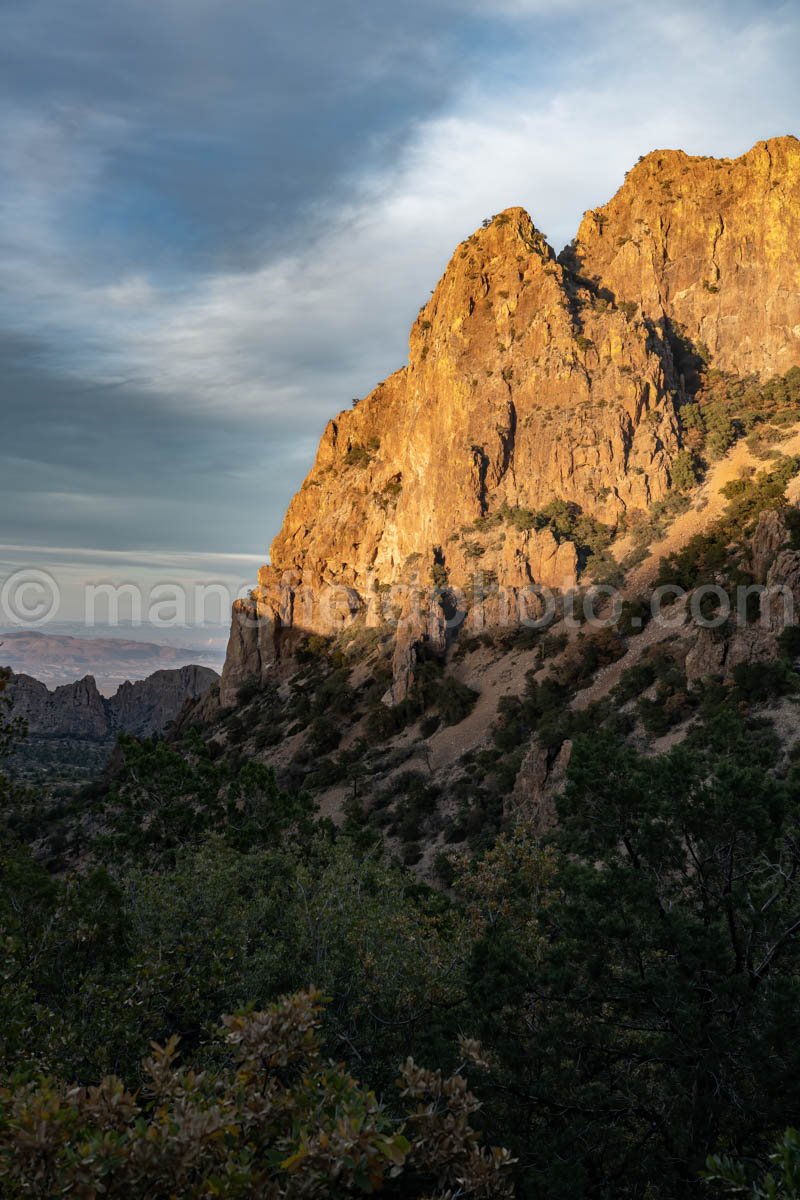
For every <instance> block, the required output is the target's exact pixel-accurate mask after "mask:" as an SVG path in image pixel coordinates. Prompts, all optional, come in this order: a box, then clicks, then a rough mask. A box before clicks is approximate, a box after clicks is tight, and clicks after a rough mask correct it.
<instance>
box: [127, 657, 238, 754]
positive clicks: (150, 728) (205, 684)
mask: <svg viewBox="0 0 800 1200" xmlns="http://www.w3.org/2000/svg"><path fill="white" fill-rule="evenodd" d="M218 680H219V675H218V674H217V672H216V671H212V670H211V668H210V667H198V666H194V665H190V666H186V667H179V668H178V670H176V671H155V672H154V674H152V675H148V677H147V679H140V680H137V681H136V682H135V683H123V684H122V685H121V687H119V688H118V689H117V692H116V694H115V695H114V696H112V697H111V699H110V700H109V701H108V710H109V717H110V721H111V727H112V730H113V731H114V732H116V731H117V730H123V731H124V732H125V733H133V734H135V735H136V736H138V737H147V736H149V735H151V734H154V733H161V732H163V730H164V729H166V727H167V725H169V724H170V722H171V721H174V720H175V718H176V717H177V716H178V714H179V713H180V711H181V709H182V708H183V706H184V705H185V704H186V702H187V700H192V701H193V700H199V699H201V697H203V696H205V694H206V693H207V692H208V690H209V689H210V688H211V687H213V685H214V684H215V683H217V681H218Z"/></svg>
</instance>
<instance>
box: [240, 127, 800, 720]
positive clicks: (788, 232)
mask: <svg viewBox="0 0 800 1200" xmlns="http://www.w3.org/2000/svg"><path fill="white" fill-rule="evenodd" d="M799 214H800V142H798V141H797V139H796V138H794V137H784V138H775V139H770V140H768V141H765V142H759V143H757V144H756V146H754V147H753V148H752V149H751V150H750V151H748V152H747V153H746V154H744V155H741V156H740V157H739V158H736V159H713V158H706V157H701V156H694V157H691V156H688V155H685V154H684V153H683V152H681V151H654V152H652V153H651V154H649V155H647V156H645V157H643V159H642V160H641V161H640V162H639V163H638V164H637V165H636V166H635V167H634V168H633V169H632V171H630V172H629V174H628V176H627V178H626V180H625V182H624V183H623V184H622V186H621V187H620V189H619V190H618V191H617V193H616V194H615V196H614V197H612V199H611V200H610V201H609V202H608V203H607V204H605V205H603V206H601V207H600V208H598V209H593V210H589V211H588V212H587V213H586V214H585V215H584V218H583V220H582V221H581V224H580V227H579V230H578V234H577V235H576V238H575V240H574V242H573V243H571V244H570V246H569V247H567V248H566V249H565V251H563V252H562V253H561V255H559V256H556V254H555V252H554V251H553V249H552V247H550V246H549V245H548V243H547V242H546V240H545V238H544V237H543V235H542V234H541V233H540V232H539V231H538V230H537V229H536V227H535V225H534V224H533V222H532V221H531V219H530V217H529V216H528V214H527V213H526V212H525V211H524V210H523V209H519V208H511V209H507V210H506V211H505V212H503V213H500V214H497V215H496V216H495V217H494V218H492V219H491V221H488V222H486V223H485V224H484V227H483V228H482V229H479V230H478V231H476V232H475V233H474V234H473V235H471V237H469V238H468V239H466V241H465V242H463V243H462V244H461V246H459V247H458V248H457V250H456V251H455V253H454V255H453V256H452V258H451V259H450V262H449V263H448V266H447V268H446V269H445V272H444V274H443V276H442V278H441V280H440V281H439V283H438V285H437V287H436V288H435V289H434V292H433V294H432V296H431V299H430V300H429V301H428V302H427V303H426V304H425V305H424V306H423V307H422V309H421V310H420V313H419V316H418V318H417V320H416V321H415V323H414V325H413V327H412V330H411V336H410V341H409V361H408V364H407V366H406V367H403V368H401V369H400V370H399V371H397V372H395V373H394V374H393V375H391V376H389V377H388V379H386V380H384V381H383V382H382V383H381V384H379V385H378V386H377V387H376V388H375V389H374V390H373V392H371V393H370V394H369V396H367V397H366V398H365V399H363V400H361V401H360V403H358V405H357V406H356V407H355V408H354V409H351V410H349V411H348V410H345V411H343V412H342V413H340V414H339V415H338V416H337V417H335V418H333V419H332V420H331V421H329V422H328V425H327V426H326V429H325V431H324V433H323V436H322V439H321V442H320V446H319V450H318V452H317V456H316V459H315V462H314V465H313V467H312V469H311V471H310V472H309V474H308V476H307V477H306V479H305V481H304V483H303V485H302V486H301V488H300V490H299V491H298V492H297V493H296V495H295V496H294V498H293V500H292V501H291V503H290V505H289V508H288V510H287V514H286V517H285V519H284V522H283V525H282V528H281V530H280V532H279V533H278V535H277V536H276V538H275V539H274V541H273V543H272V549H271V553H270V564H269V565H268V566H265V567H263V568H262V569H261V570H260V571H259V575H258V584H257V586H256V587H255V588H254V590H253V592H252V594H251V597H250V599H249V600H245V601H239V602H237V604H236V605H235V606H234V613H233V621H232V629H231V638H230V641H229V646H228V654H227V657H226V663H225V667H224V669H223V676H222V684H221V693H220V696H221V702H222V703H223V704H231V703H234V702H235V699H236V694H237V690H238V689H239V688H240V687H241V686H242V684H243V683H244V682H246V681H248V680H254V679H255V680H261V681H264V680H265V679H266V678H267V675H268V673H269V672H270V671H274V670H275V669H276V668H277V669H280V663H281V660H282V659H285V658H286V656H287V655H288V656H291V654H292V652H293V650H294V649H295V648H296V646H297V644H298V643H299V641H300V640H301V639H302V637H303V636H306V635H308V634H320V635H323V636H328V635H332V634H335V633H337V632H339V631H341V630H342V629H344V628H346V627H347V626H348V625H350V624H351V623H352V622H353V621H354V620H355V619H356V618H357V617H358V616H363V617H364V620H365V622H366V625H367V626H368V627H373V628H376V627H378V626H380V625H381V624H382V623H383V622H384V621H385V620H386V619H387V616H388V617H389V619H392V620H394V621H395V622H396V624H397V628H398V632H397V655H396V662H395V677H394V682H393V685H392V688H391V689H390V690H389V691H388V692H387V700H388V701H390V702H393V703H394V702H398V701H400V700H402V698H403V697H404V696H405V695H406V694H407V691H408V688H409V686H410V684H411V682H412V681H413V667H414V661H415V654H416V650H415V646H417V645H419V644H420V642H422V641H428V642H429V643H430V644H431V645H432V646H433V647H434V648H435V647H438V648H439V649H442V648H443V646H444V642H445V640H446V627H447V619H446V616H445V615H444V613H443V611H442V604H441V602H440V597H437V596H436V595H434V594H433V591H432V589H434V590H438V592H441V591H442V590H447V589H448V588H449V589H455V590H456V591H458V592H461V593H462V594H463V593H464V592H465V591H468V590H469V588H470V586H471V584H472V582H473V580H474V577H475V574H476V571H477V570H480V571H481V573H482V575H483V576H485V577H488V578H489V579H490V580H491V581H492V583H495V582H496V583H497V584H499V586H500V587H502V588H503V589H504V591H505V599H504V603H505V604H506V607H507V608H508V609H509V610H510V616H511V619H512V620H513V619H514V618H515V617H517V618H518V616H519V615H520V613H519V605H520V603H521V599H520V597H521V595H522V594H523V593H524V592H525V591H526V589H529V588H530V587H531V585H542V586H546V587H556V588H558V589H560V590H565V589H568V588H570V587H572V586H574V585H575V584H576V583H577V582H578V580H579V579H580V577H581V575H582V566H581V558H582V556H583V557H585V550H582V544H583V545H585V544H586V542H587V541H588V542H589V543H591V542H592V541H594V542H595V543H597V542H598V539H600V538H602V537H603V536H605V532H607V531H611V532H612V533H613V532H614V531H615V530H618V529H619V527H620V524H621V522H628V523H631V522H632V521H633V520H634V519H636V520H639V519H642V518H643V517H644V516H645V514H646V512H647V510H648V509H649V508H650V507H651V506H652V505H653V504H654V503H656V502H660V501H663V500H664V499H665V498H666V497H667V496H668V494H670V492H671V490H674V487H675V474H674V473H675V470H676V463H677V462H678V459H679V455H680V454H681V453H682V452H683V451H684V449H685V446H686V438H685V436H684V433H685V431H684V430H683V428H682V418H681V414H682V412H683V410H684V408H685V407H686V406H687V405H688V404H691V402H692V401H693V399H694V398H695V395H696V393H697V390H698V387H699V386H700V382H701V380H702V378H703V376H704V374H706V373H708V372H709V371H716V372H727V373H730V372H731V371H732V370H733V368H735V373H736V374H737V376H739V377H740V378H742V379H744V378H751V377H753V378H763V377H765V376H766V375H767V374H770V373H772V374H778V373H785V372H786V371H788V370H790V369H791V368H792V367H796V366H797V365H798V364H800V265H798V261H797V255H796V251H794V252H793V250H792V247H794V246H796V245H797V244H798V241H800V237H798V236H797V235H799V234H800V215H799ZM692 264H694V267H693V271H694V273H693V275H687V271H689V272H691V270H692ZM747 320H750V322H751V325H750V327H749V330H748V331H745V330H744V329H743V322H746V321H747ZM553 503H557V504H558V505H561V506H564V505H566V506H568V507H569V506H571V511H572V515H573V518H576V519H579V521H578V524H579V525H580V528H578V529H573V528H566V529H564V528H562V529H559V528H558V523H557V521H554V520H551V519H542V518H541V515H540V514H541V512H542V509H543V508H544V509H545V510H546V509H547V507H548V505H552V504H553ZM492 522H494V528H495V529H496V533H495V534H494V535H492V530H491V528H490V527H491V524H492ZM572 523H573V525H574V524H576V520H573V522H572ZM562 524H563V522H562ZM481 526H483V528H482V527H481ZM604 531H605V532H604ZM486 535H489V536H486ZM581 538H583V543H582V542H581ZM386 589H395V591H396V590H397V589H401V591H402V589H405V593H404V594H403V595H400V596H398V595H397V594H396V595H395V596H394V598H393V603H392V604H390V605H388V606H387V604H386V603H385V602H384V592H385V590H386ZM414 590H416V593H417V599H418V598H419V596H420V595H422V598H423V599H422V609H423V612H422V615H420V614H419V611H418V610H417V611H415V612H412V611H411V608H412V607H413V605H412V592H413V591H414ZM445 607H446V606H445ZM469 608H470V606H469V603H467V605H466V610H467V611H466V614H465V615H466V619H467V621H469V619H470V613H469ZM481 619H485V613H483V614H482V617H481ZM489 619H491V615H490V618H489Z"/></svg>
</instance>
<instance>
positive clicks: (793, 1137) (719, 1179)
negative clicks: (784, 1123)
mask: <svg viewBox="0 0 800 1200" xmlns="http://www.w3.org/2000/svg"><path fill="white" fill-rule="evenodd" d="M770 1159H771V1161H772V1162H773V1163H775V1166H776V1167H777V1173H776V1172H773V1171H770V1172H768V1173H767V1174H766V1175H764V1176H763V1177H762V1178H760V1179H756V1180H753V1179H752V1171H751V1170H748V1168H747V1166H746V1165H745V1164H744V1163H742V1162H738V1161H735V1160H733V1159H731V1158H729V1157H728V1156H727V1155H719V1154H714V1155H710V1156H709V1158H708V1160H707V1162H706V1170H705V1172H704V1173H703V1176H704V1178H705V1179H706V1180H707V1181H708V1182H709V1183H721V1184H723V1185H725V1190H726V1191H728V1192H732V1193H737V1194H738V1195H747V1196H751V1197H752V1198H753V1200H797V1197H798V1196H800V1137H799V1136H798V1133H797V1130H796V1129H787V1130H785V1131H784V1135H783V1138H782V1140H781V1142H780V1143H779V1145H778V1146H777V1147H776V1149H775V1151H774V1152H773V1153H772V1154H771V1155H770Z"/></svg>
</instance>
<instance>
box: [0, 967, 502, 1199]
mask: <svg viewBox="0 0 800 1200" xmlns="http://www.w3.org/2000/svg"><path fill="white" fill-rule="evenodd" d="M321 1012H322V1006H321V1004H320V995H319V993H317V992H315V991H313V990H310V991H307V992H301V993H298V994H297V995H294V996H290V997H287V998H285V999H283V1000H281V1001H279V1002H277V1003H276V1004H273V1005H271V1006H270V1007H269V1008H267V1009H266V1010H265V1011H263V1012H247V1013H243V1014H241V1015H236V1016H226V1017H223V1034H222V1038H221V1042H220V1049H221V1050H223V1051H224V1053H223V1055H222V1062H223V1065H222V1066H219V1067H211V1068H206V1069H203V1068H202V1067H201V1068H200V1069H195V1068H194V1067H193V1066H192V1065H189V1066H187V1067H181V1066H179V1065H178V1041H179V1039H178V1038H177V1037H176V1036H174V1037H172V1038H170V1040H169V1041H168V1042H167V1044H166V1045H165V1046H158V1045H156V1044H154V1045H153V1052H152V1055H151V1056H150V1057H149V1058H148V1059H147V1060H146V1061H145V1062H144V1064H143V1077H144V1080H145V1083H144V1086H143V1087H142V1088H141V1089H139V1090H137V1091H136V1092H133V1091H130V1090H128V1089H127V1088H126V1086H125V1084H124V1083H123V1082H122V1081H121V1080H120V1079H117V1078H115V1077H113V1076H109V1077H107V1078H105V1079H103V1080H102V1081H101V1082H100V1083H98V1084H96V1085H94V1086H90V1087H76V1086H73V1085H71V1084H70V1085H64V1084H60V1083H58V1082H56V1081H53V1080H40V1081H37V1082H34V1083H24V1084H21V1085H18V1086H17V1087H13V1086H12V1087H6V1088H3V1089H2V1090H0V1177H2V1178H3V1179H4V1181H5V1186H4V1191H6V1194H7V1195H8V1194H11V1195H38V1196H54V1195H65V1194H70V1195H80V1196H87V1197H88V1196H98V1195H103V1196H108V1197H111V1198H113V1197H119V1198H122V1197H128V1196H145V1195H147V1196H175V1195H180V1196H182V1197H186V1198H187V1200H191V1198H192V1197H196V1198H198V1200H199V1198H200V1197H204V1196H226V1197H231V1198H233V1197H239V1198H246V1197H250V1198H252V1200H256V1198H257V1197H261V1196H271V1197H275V1200H280V1198H285V1200H301V1198H302V1197H311V1196H316V1197H319V1198H320V1200H325V1198H329V1200H335V1198H339V1197H341V1198H343V1197H345V1196H355V1195H362V1194H373V1193H375V1192H378V1191H380V1192H381V1193H382V1194H384V1195H387V1196H393V1195H394V1196H398V1197H399V1196H409V1197H414V1196H417V1197H422V1196H430V1195H431V1193H432V1191H439V1189H448V1188H450V1187H452V1186H453V1185H456V1184H457V1185H458V1187H459V1188H460V1189H461V1188H463V1187H467V1188H468V1189H469V1194H470V1195H473V1196H475V1197H480V1196H483V1197H486V1198H487V1200H489V1198H490V1197H494V1196H497V1197H501V1196H510V1195H511V1190H510V1186H511V1185H510V1182H509V1181H507V1180H506V1179H505V1178H504V1176H505V1171H506V1167H507V1166H508V1164H509V1162H510V1156H509V1155H508V1154H507V1153H506V1152H505V1151H491V1152H489V1151H486V1150H483V1149H482V1148H481V1146H480V1142H479V1138H478V1135H477V1133H476V1132H475V1131H474V1130H473V1128H472V1126H471V1124H470V1118H471V1115H472V1113H473V1112H474V1111H475V1109H476V1108H477V1104H476V1101H475V1100H474V1098H473V1096H472V1095H471V1094H470V1092H469V1091H468V1090H467V1088H466V1086H465V1083H464V1080H463V1079H462V1078H461V1077H460V1076H451V1077H450V1078H448V1079H444V1078H442V1075H441V1073H439V1072H436V1073H434V1072H429V1071H425V1070H423V1069H422V1068H420V1067H418V1066H417V1065H416V1064H415V1063H414V1062H413V1060H411V1059H409V1060H408V1061H407V1062H406V1063H405V1065H404V1066H403V1068H402V1071H401V1079H400V1081H399V1082H400V1088H401V1091H400V1099H401V1107H402V1108H404V1109H405V1112H406V1116H405V1122H404V1123H402V1124H399V1125H398V1123H397V1122H395V1121H393V1120H392V1119H391V1118H390V1116H389V1115H388V1114H387V1113H386V1111H385V1110H384V1108H383V1107H382V1106H381V1105H380V1104H379V1103H378V1101H377V1100H376V1098H375V1096H374V1095H373V1094H372V1093H371V1092H370V1091H369V1090H368V1089H367V1088H365V1087H363V1086H362V1085H361V1084H360V1083H358V1081H357V1080H355V1079H354V1078H353V1077H352V1076H351V1075H350V1074H349V1073H348V1072H347V1071H346V1070H345V1069H344V1067H342V1066H341V1065H335V1064H334V1063H333V1062H330V1061H327V1060H326V1059H325V1058H324V1057H323V1053H322V1042H321V1039H320V1034H319V1027H320V1017H321ZM6 1189H8V1190H6ZM440 1194H444V1192H441V1193H440Z"/></svg>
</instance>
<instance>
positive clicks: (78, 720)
mask: <svg viewBox="0 0 800 1200" xmlns="http://www.w3.org/2000/svg"><path fill="white" fill-rule="evenodd" d="M218 679H219V676H218V675H217V673H216V671H212V670H211V668H210V667H198V666H187V667H180V668H178V669H177V670H174V671H169V670H165V671H156V672H154V674H152V675H149V676H148V677H147V679H141V680H139V681H138V682H136V683H123V684H122V686H121V687H120V688H118V690H117V692H116V694H115V695H114V696H112V697H110V698H109V699H107V698H106V697H105V696H102V695H101V694H100V692H99V691H98V689H97V684H96V683H95V681H94V679H93V677H92V676H91V675H87V676H86V677H85V678H84V679H79V680H77V681H76V682H75V683H70V684H64V685H62V686H61V687H57V688H55V690H54V691H50V690H49V689H48V688H47V687H46V686H45V684H43V683H40V682H39V680H38V679H34V678H33V677H32V676H31V675H24V674H13V673H12V674H11V676H10V679H9V682H8V688H7V692H6V695H7V696H8V698H9V699H10V701H11V713H12V716H13V717H15V718H16V717H21V718H22V719H23V720H24V721H25V723H26V726H27V731H28V733H29V734H30V735H31V736H32V737H36V738H50V739H58V738H81V739H86V740H90V741H105V740H107V739H110V738H114V737H115V736H116V734H117V733H120V732H123V733H132V734H136V735H138V736H142V737H146V736H149V735H150V734H153V733H161V732H163V730H164V729H165V728H166V726H167V725H168V724H169V722H170V721H173V720H175V718H176V717H177V716H178V714H179V713H180V711H181V709H182V708H183V706H184V704H185V703H186V701H187V700H198V699H200V698H201V697H202V696H204V695H205V693H206V692H208V690H209V688H211V687H212V686H213V685H214V684H215V683H216V682H217V680H218Z"/></svg>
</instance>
